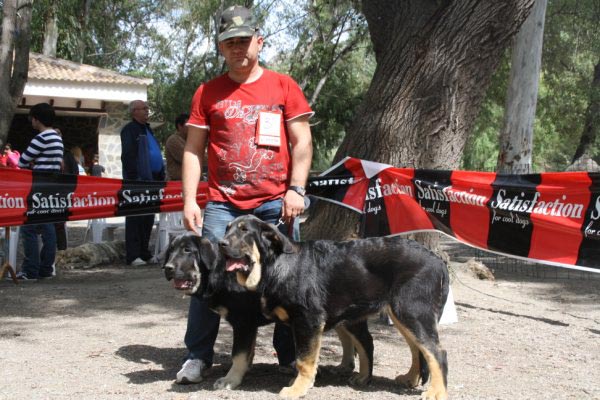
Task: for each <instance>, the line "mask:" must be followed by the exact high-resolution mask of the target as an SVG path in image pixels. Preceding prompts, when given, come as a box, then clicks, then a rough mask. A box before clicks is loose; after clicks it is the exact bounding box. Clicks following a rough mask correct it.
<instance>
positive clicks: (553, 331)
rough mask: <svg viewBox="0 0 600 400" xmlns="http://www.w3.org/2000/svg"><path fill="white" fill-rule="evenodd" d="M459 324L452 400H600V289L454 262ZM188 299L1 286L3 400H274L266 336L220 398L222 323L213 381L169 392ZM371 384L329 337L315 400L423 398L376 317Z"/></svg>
mask: <svg viewBox="0 0 600 400" xmlns="http://www.w3.org/2000/svg"><path fill="white" fill-rule="evenodd" d="M451 267H452V268H451V270H452V272H453V274H452V278H453V279H452V290H453V294H454V299H455V302H456V307H457V311H458V318H459V322H458V323H456V324H453V325H446V326H442V327H441V329H440V335H441V341H442V345H443V346H444V347H445V348H446V350H447V351H448V359H449V370H450V371H449V376H448V388H449V394H450V398H452V399H533V398H543V399H600V346H599V343H600V290H599V289H600V279H591V280H586V281H583V280H568V281H562V280H545V281H543V280H535V279H532V278H527V279H528V280H527V281H524V279H525V278H523V277H518V279H517V278H515V277H514V276H510V275H506V274H505V275H501V274H497V276H496V278H497V279H496V281H495V282H490V281H480V280H478V279H476V278H474V277H472V276H471V274H470V273H469V272H467V271H466V269H465V268H464V266H463V265H462V264H452V265H451ZM188 302H189V300H188V299H187V298H183V297H182V295H181V294H180V293H178V292H176V291H175V290H173V289H172V288H171V287H170V285H169V283H168V282H167V281H166V280H165V279H164V278H163V276H162V271H161V270H160V268H159V267H158V266H148V267H142V268H139V267H138V268H131V267H127V266H124V265H108V266H102V267H96V268H92V269H89V270H70V271H63V273H62V274H61V276H60V278H55V279H51V280H44V281H40V282H35V283H34V282H29V283H23V284H20V285H16V286H15V285H13V284H12V283H11V282H9V281H3V282H0V306H1V312H0V348H1V349H2V350H0V399H7V400H8V399H10V400H13V399H257V400H266V399H277V398H278V396H277V393H278V391H279V390H280V389H281V387H283V386H284V385H286V384H287V383H288V381H289V380H290V379H291V376H289V375H283V374H281V373H279V372H278V370H277V366H276V358H275V356H274V355H273V348H272V346H271V344H270V342H271V335H272V327H265V328H262V330H261V331H260V337H259V343H258V346H257V354H256V357H255V364H254V366H253V368H252V369H251V371H250V372H249V373H248V375H247V376H246V379H245V381H244V383H243V384H242V386H241V387H240V388H239V389H238V390H236V391H214V390H213V389H212V384H213V383H214V381H215V380H216V379H217V378H219V377H221V376H223V375H224V374H225V372H226V370H227V367H228V363H229V362H230V358H229V351H230V343H231V330H230V329H229V327H228V326H227V324H226V323H224V322H223V323H222V325H221V333H220V335H219V338H218V342H217V346H216V354H217V356H216V359H215V367H214V368H213V369H212V371H211V373H210V375H209V376H208V377H207V378H206V381H205V382H202V383H200V384H196V385H189V386H180V385H176V384H175V383H174V377H175V374H176V372H177V370H178V368H179V365H180V361H181V358H182V357H183V356H184V354H185V348H184V346H183V335H184V332H185V324H186V314H187V306H188ZM370 327H371V331H372V333H373V336H374V338H375V368H374V374H375V379H374V381H373V382H372V383H371V385H369V386H368V387H366V388H353V387H350V386H348V385H346V379H347V377H344V376H339V375H337V374H335V371H334V369H333V368H332V367H333V366H334V365H336V364H337V363H338V362H339V360H340V352H341V349H340V347H339V344H338V341H337V337H336V335H335V333H328V334H327V336H326V337H325V340H324V345H323V350H322V353H321V365H322V366H323V368H322V369H321V373H320V375H319V377H318V378H317V382H316V385H315V388H313V389H312V390H311V391H310V392H309V395H308V398H312V399H331V398H338V399H366V398H368V399H371V398H377V399H418V398H419V396H420V392H421V391H422V390H423V388H417V389H416V390H407V389H403V388H400V387H397V386H396V385H395V384H394V382H393V379H394V377H395V376H396V375H398V374H400V373H405V372H406V370H407V368H408V366H409V365H410V357H409V353H408V348H407V346H406V345H405V343H404V342H403V340H401V339H399V336H398V334H397V333H396V332H395V330H394V329H393V328H392V327H388V326H387V325H386V324H383V323H381V322H379V321H378V320H377V319H373V320H372V321H371V322H370Z"/></svg>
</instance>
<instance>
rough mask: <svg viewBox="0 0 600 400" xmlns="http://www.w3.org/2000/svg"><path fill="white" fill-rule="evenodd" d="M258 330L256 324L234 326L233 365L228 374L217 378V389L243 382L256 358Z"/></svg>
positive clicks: (230, 387)
mask: <svg viewBox="0 0 600 400" xmlns="http://www.w3.org/2000/svg"><path fill="white" fill-rule="evenodd" d="M257 330H258V328H257V327H256V326H236V327H233V348H232V351H231V361H232V365H231V368H230V369H229V372H227V375H225V376H224V377H223V378H220V379H217V381H216V382H215V384H214V388H215V389H227V390H232V389H235V388H237V387H238V386H239V385H240V384H241V383H242V380H243V379H244V375H246V372H247V371H248V369H249V368H250V365H251V364H252V359H253V358H254V347H255V345H256V333H257Z"/></svg>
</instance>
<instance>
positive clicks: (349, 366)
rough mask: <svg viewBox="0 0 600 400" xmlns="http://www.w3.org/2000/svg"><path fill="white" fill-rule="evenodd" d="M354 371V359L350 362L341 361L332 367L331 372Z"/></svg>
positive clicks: (343, 372)
mask: <svg viewBox="0 0 600 400" xmlns="http://www.w3.org/2000/svg"><path fill="white" fill-rule="evenodd" d="M352 371H354V361H353V362H351V363H345V362H342V363H341V364H339V365H336V366H335V367H333V372H334V373H335V374H337V375H348V374H351V373H352Z"/></svg>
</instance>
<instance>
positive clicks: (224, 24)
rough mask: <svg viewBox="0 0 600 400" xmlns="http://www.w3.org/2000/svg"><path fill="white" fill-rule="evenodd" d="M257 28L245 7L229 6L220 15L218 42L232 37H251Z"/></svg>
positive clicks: (252, 16) (250, 13)
mask: <svg viewBox="0 0 600 400" xmlns="http://www.w3.org/2000/svg"><path fill="white" fill-rule="evenodd" d="M257 30H258V27H257V26H256V19H255V18H254V15H252V12H251V11H250V10H248V9H247V8H246V7H242V6H231V7H229V8H228V9H226V10H225V11H223V13H222V14H221V23H220V24H219V42H222V41H223V40H226V39H230V38H234V37H249V36H253V35H254V34H255V33H256V31H257Z"/></svg>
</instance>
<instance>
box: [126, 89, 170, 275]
mask: <svg viewBox="0 0 600 400" xmlns="http://www.w3.org/2000/svg"><path fill="white" fill-rule="evenodd" d="M148 111H149V109H148V105H147V104H146V102H145V101H143V100H134V101H132V102H131V103H129V114H130V115H131V122H129V123H128V124H127V125H125V126H124V127H123V129H122V130H121V162H122V164H123V178H124V179H132V180H138V181H149V180H154V181H162V180H164V179H165V167H164V163H163V158H162V154H161V152H160V146H159V145H158V142H157V141H156V139H155V138H154V134H153V132H152V129H150V125H149V124H148V114H149V112H148ZM153 225H154V215H153V214H150V215H140V216H131V217H125V261H126V262H127V264H129V265H133V266H139V265H145V264H146V263H147V261H148V260H149V259H150V258H151V257H152V254H151V253H150V250H149V249H148V244H149V242H150V234H151V233H152V226H153Z"/></svg>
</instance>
